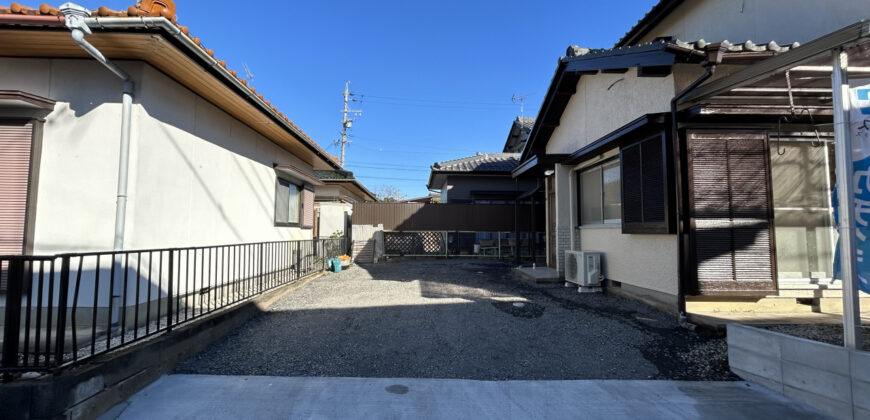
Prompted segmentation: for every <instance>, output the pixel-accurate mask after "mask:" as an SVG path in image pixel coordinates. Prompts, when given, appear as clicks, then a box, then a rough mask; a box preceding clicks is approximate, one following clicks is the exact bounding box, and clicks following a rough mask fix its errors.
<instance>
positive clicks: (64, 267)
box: [48, 255, 126, 366]
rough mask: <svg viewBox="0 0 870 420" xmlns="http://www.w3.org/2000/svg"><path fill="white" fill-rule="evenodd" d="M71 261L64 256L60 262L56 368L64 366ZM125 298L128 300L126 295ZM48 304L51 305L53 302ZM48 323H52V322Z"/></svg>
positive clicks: (67, 256) (55, 348) (55, 347)
mask: <svg viewBox="0 0 870 420" xmlns="http://www.w3.org/2000/svg"><path fill="white" fill-rule="evenodd" d="M69 260H70V257H69V255H64V256H63V257H61V260H60V261H61V262H60V286H59V287H60V288H59V290H58V294H57V330H56V332H55V346H54V350H55V352H54V364H55V366H60V365H61V364H63V345H64V338H66V308H67V299H68V298H69V296H68V295H69ZM124 297H125V299H126V294H125V295H124ZM48 304H49V305H51V302H49V303H48ZM125 305H126V302H125ZM48 322H51V320H49V321H48ZM122 333H123V332H122ZM73 351H75V349H73Z"/></svg>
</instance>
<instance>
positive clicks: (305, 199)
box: [302, 187, 314, 228]
mask: <svg viewBox="0 0 870 420" xmlns="http://www.w3.org/2000/svg"><path fill="white" fill-rule="evenodd" d="M302 227H305V228H310V227H314V191H311V190H309V189H308V187H306V188H304V189H302Z"/></svg>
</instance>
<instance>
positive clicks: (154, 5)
mask: <svg viewBox="0 0 870 420" xmlns="http://www.w3.org/2000/svg"><path fill="white" fill-rule="evenodd" d="M163 3H168V4H169V7H168V8H164V7H163V6H162V5H161V2H155V1H153V0H140V1H138V2H136V4H134V5H133V6H130V7H128V8H127V10H112V9H109V8H108V7H105V6H100V7H99V8H97V9H94V10H91V11H90V12H91V16H92V17H97V18H100V17H123V18H127V17H129V18H130V19H131V21H134V20H135V19H138V18H139V17H142V16H148V17H163V18H166V19H168V20H169V21H170V22H171V23H172V24H173V25H174V26H175V27H177V28H178V30H180V31H181V32H182V33H183V34H184V36H186V37H188V38H190V40H191V41H193V42H194V43H195V44H196V45H197V46H199V48H201V49H202V50H203V51H204V52H206V53H207V54H208V55H210V56H211V57H213V58H215V59H216V60H217V62H218V64H219V65H220V66H221V67H223V68H224V69H226V71H228V72H229V73H231V74H232V75H233V77H235V78H236V79H238V81H239V82H241V84H243V85H245V86H246V87H247V88H248V90H250V91H251V92H252V93H254V94H255V95H257V97H258V98H260V100H261V101H263V102H264V103H265V104H266V106H268V107H270V108H272V110H273V111H274V112H276V113H277V114H278V115H280V116H281V118H283V119H284V120H285V121H286V122H287V123H288V124H290V126H292V127H293V128H294V129H295V130H296V131H297V132H298V133H299V134H300V135H301V136H302V137H303V138H304V140H306V141H307V142H308V143H309V144H310V145H311V146H313V147H315V148H317V149H318V151H320V152H321V153H323V154H326V150H324V149H323V148H322V147H320V145H319V144H317V142H315V141H314V140H313V139H312V138H311V137H309V136H308V134H306V133H305V132H304V131H302V129H301V128H299V127H298V126H297V125H296V124H295V123H294V122H293V121H292V120H290V119H289V118H288V117H287V116H286V115H284V113H283V112H281V111H279V110H278V108H277V107H275V106H273V105H272V103H271V102H269V101H268V100H266V99H265V98H264V97H263V95H262V94H258V93H257V90H256V89H255V88H254V87H253V86H248V81H247V80H246V79H244V78H242V77H239V75H238V72H237V71H235V70H230V69H229V68H228V67H227V62H226V61H224V60H218V59H217V58H216V57H215V54H214V50H212V49H208V48H206V47H205V46H204V45H203V43H202V41H201V40H200V39H199V38H196V37H194V36H193V35H192V34H191V33H190V30H189V29H188V28H187V27H186V26H182V25H180V24H178V22H177V16H176V13H175V4H174V2H172V1H169V2H163ZM0 15H23V16H34V17H35V16H39V17H40V18H38V19H40V21H41V20H42V19H45V20H46V22H48V21H49V20H52V21H54V22H57V21H60V22H63V19H64V17H63V14H61V13H60V10H59V9H58V8H57V7H54V6H49V5H48V4H45V3H42V4H40V5H39V7H36V8H33V7H28V6H24V5H21V4H20V3H16V2H12V3H10V4H9V6H8V7H6V6H2V5H0ZM29 22H31V21H29ZM32 23H33V24H36V23H37V22H36V21H32ZM333 159H334V158H333Z"/></svg>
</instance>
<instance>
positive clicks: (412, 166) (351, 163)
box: [347, 160, 420, 169]
mask: <svg viewBox="0 0 870 420" xmlns="http://www.w3.org/2000/svg"><path fill="white" fill-rule="evenodd" d="M347 164H348V165H350V166H354V165H360V164H362V165H377V166H378V168H385V169H389V167H397V168H419V167H420V165H402V164H400V163H381V162H372V161H359V160H355V161H353V162H347Z"/></svg>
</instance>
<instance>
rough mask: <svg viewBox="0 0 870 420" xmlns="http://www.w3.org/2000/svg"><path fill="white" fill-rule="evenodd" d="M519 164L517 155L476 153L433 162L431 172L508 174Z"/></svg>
mask: <svg viewBox="0 0 870 420" xmlns="http://www.w3.org/2000/svg"><path fill="white" fill-rule="evenodd" d="M519 164H520V154H519V153H478V154H476V155H474V156H469V157H464V158H461V159H453V160H448V161H444V162H435V164H434V165H432V167H431V169H432V172H510V171H512V170H513V169H514V168H516V167H517V165H519Z"/></svg>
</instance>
